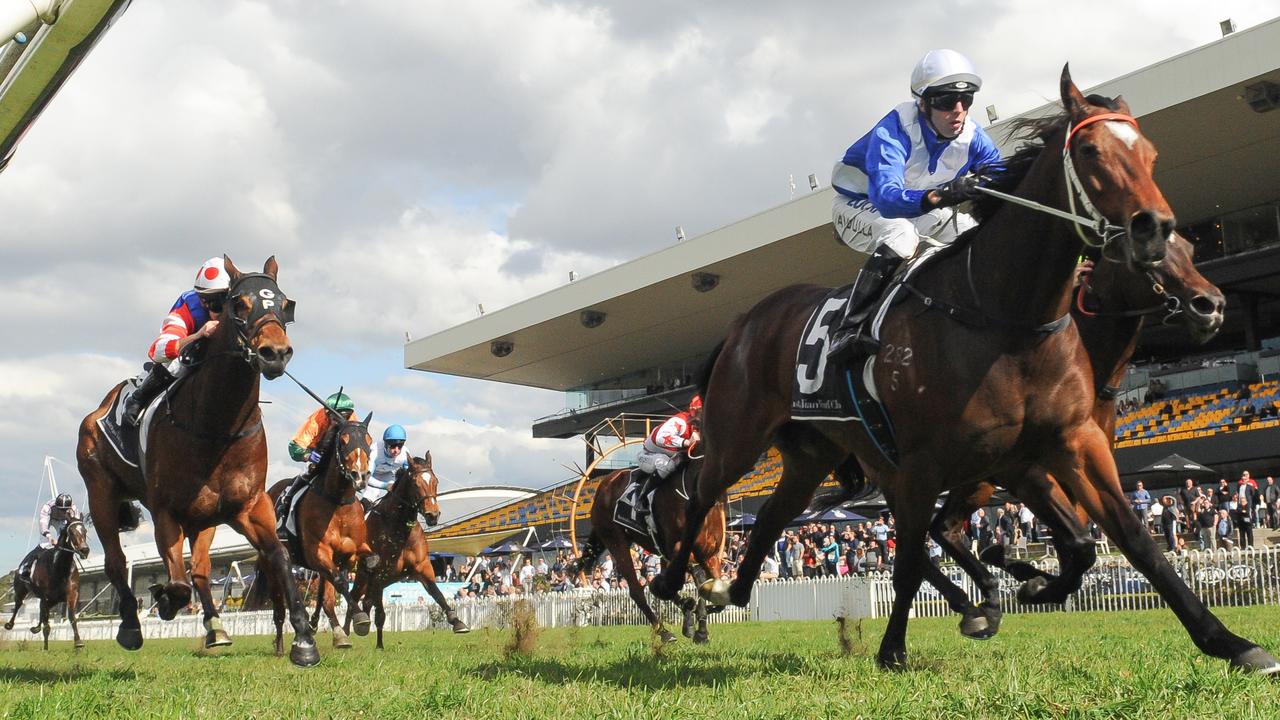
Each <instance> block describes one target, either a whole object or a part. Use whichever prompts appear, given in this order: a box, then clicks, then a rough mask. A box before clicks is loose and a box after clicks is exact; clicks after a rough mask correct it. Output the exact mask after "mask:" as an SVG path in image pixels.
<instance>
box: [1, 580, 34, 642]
mask: <svg viewBox="0 0 1280 720" xmlns="http://www.w3.org/2000/svg"><path fill="white" fill-rule="evenodd" d="M28 592H29V590H27V584H26V583H22V582H17V580H16V579H15V581H14V583H13V615H11V616H9V621H8V622H6V623H5V624H4V629H5V630H12V629H13V623H14V621H15V620H17V619H18V611H19V610H21V609H22V601H23V600H25V599H26V597H27V593H28Z"/></svg>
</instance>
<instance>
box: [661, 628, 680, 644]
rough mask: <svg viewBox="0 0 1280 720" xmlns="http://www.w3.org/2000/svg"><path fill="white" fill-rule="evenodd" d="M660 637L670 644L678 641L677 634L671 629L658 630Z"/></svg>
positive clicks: (663, 641)
mask: <svg viewBox="0 0 1280 720" xmlns="http://www.w3.org/2000/svg"><path fill="white" fill-rule="evenodd" d="M658 639H659V640H661V641H662V644H664V645H670V644H671V643H673V642H675V641H676V636H675V635H672V634H671V631H670V630H660V631H658Z"/></svg>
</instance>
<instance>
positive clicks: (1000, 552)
mask: <svg viewBox="0 0 1280 720" xmlns="http://www.w3.org/2000/svg"><path fill="white" fill-rule="evenodd" d="M978 559H979V560H981V561H982V562H984V563H986V564H988V565H991V566H993V567H998V568H1002V567H1004V563H1005V559H1004V546H1003V545H992V546H991V547H988V548H987V549H986V550H983V551H982V552H980V553H978Z"/></svg>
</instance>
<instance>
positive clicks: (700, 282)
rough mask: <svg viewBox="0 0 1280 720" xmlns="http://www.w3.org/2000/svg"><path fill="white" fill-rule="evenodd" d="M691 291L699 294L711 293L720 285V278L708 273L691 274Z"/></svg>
mask: <svg viewBox="0 0 1280 720" xmlns="http://www.w3.org/2000/svg"><path fill="white" fill-rule="evenodd" d="M692 280H693V289H694V290H697V291H698V292H700V293H704V292H711V291H712V290H715V289H716V286H717V285H719V284H720V276H719V275H716V274H715V273H709V272H696V273H694V274H693V277H692Z"/></svg>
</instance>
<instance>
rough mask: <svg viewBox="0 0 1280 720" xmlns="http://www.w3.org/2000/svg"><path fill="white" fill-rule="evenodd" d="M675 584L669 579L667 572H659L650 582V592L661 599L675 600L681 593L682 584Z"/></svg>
mask: <svg viewBox="0 0 1280 720" xmlns="http://www.w3.org/2000/svg"><path fill="white" fill-rule="evenodd" d="M673 584H674V583H672V582H670V581H668V580H667V576H666V573H659V574H658V576H657V577H655V578H654V579H653V582H651V583H649V592H651V593H653V596H654V597H656V598H658V599H659V600H667V601H669V602H675V600H676V596H677V595H679V594H680V585H675V587H672V585H673Z"/></svg>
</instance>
